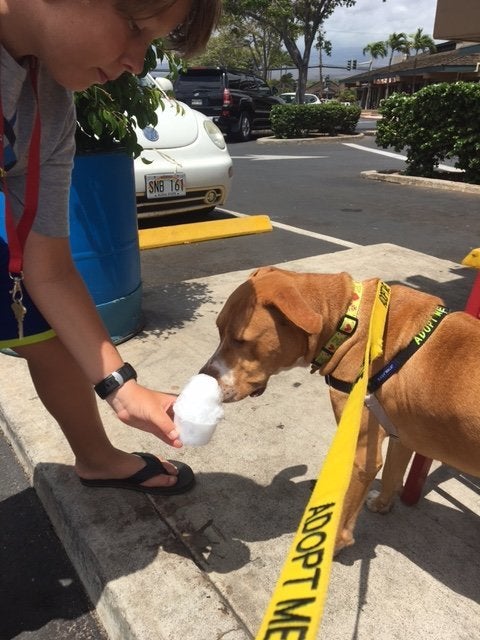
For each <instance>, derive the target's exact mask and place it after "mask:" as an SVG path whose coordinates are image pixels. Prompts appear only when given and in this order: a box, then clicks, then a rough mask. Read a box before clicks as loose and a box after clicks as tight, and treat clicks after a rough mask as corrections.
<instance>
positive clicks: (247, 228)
mask: <svg viewBox="0 0 480 640" xmlns="http://www.w3.org/2000/svg"><path fill="white" fill-rule="evenodd" d="M266 231H272V223H271V222H270V218H269V217H268V216H266V215H257V216H245V217H242V218H228V219H225V220H212V221H211V222H210V221H209V222H191V223H188V224H179V225H174V226H171V227H157V228H155V229H140V230H139V232H138V238H139V242H140V249H142V250H143V249H157V248H159V247H168V246H170V245H174V244H189V243H191V242H202V241H203V240H216V239H219V238H228V237H230V236H243V235H248V234H250V233H264V232H266Z"/></svg>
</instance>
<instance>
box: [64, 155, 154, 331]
mask: <svg viewBox="0 0 480 640" xmlns="http://www.w3.org/2000/svg"><path fill="white" fill-rule="evenodd" d="M70 245H71V248H72V254H73V258H74V261H75V264H76V266H77V268H78V270H79V271H80V273H81V275H82V277H83V279H84V281H85V283H86V285H87V287H88V289H89V291H90V294H91V296H92V297H93V300H94V302H95V305H96V307H97V310H98V312H99V313H100V315H101V317H102V319H103V322H104V323H105V326H106V327H107V330H108V331H109V333H110V336H111V338H112V340H113V341H114V342H115V343H116V344H118V343H120V342H124V341H125V340H128V338H131V337H132V336H133V335H135V334H136V333H138V332H139V331H140V330H141V329H142V326H143V319H142V309H141V305H142V282H141V272H140V249H139V244H138V228H137V209H136V201H135V178H134V172H133V161H132V159H131V157H130V156H127V155H126V154H124V153H93V154H85V155H77V156H76V158H75V164H74V168H73V175H72V185H71V189H70Z"/></svg>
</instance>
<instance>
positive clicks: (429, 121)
mask: <svg viewBox="0 0 480 640" xmlns="http://www.w3.org/2000/svg"><path fill="white" fill-rule="evenodd" d="M380 113H381V115H382V119H381V120H380V121H379V122H378V124H377V135H376V141H377V144H378V146H380V147H382V148H387V147H393V148H394V149H395V151H402V152H404V153H405V152H406V156H407V160H406V169H405V173H406V174H408V175H414V176H423V177H427V178H428V177H435V176H438V165H439V163H440V162H442V161H443V160H446V159H454V160H455V167H457V168H458V169H462V170H463V171H464V172H465V175H464V180H465V181H467V182H472V183H474V184H480V85H478V84H477V83H473V82H456V83H447V82H442V83H439V84H434V85H429V86H427V87H424V88H423V89H420V91H417V92H416V93H415V94H413V95H411V96H406V95H403V94H394V95H392V96H390V97H389V98H387V99H385V100H383V101H382V103H381V105H380Z"/></svg>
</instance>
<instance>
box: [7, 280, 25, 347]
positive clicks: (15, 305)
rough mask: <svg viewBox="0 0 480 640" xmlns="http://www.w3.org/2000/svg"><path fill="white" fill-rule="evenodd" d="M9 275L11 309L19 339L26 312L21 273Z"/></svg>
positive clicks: (21, 335)
mask: <svg viewBox="0 0 480 640" xmlns="http://www.w3.org/2000/svg"><path fill="white" fill-rule="evenodd" d="M10 277H11V278H12V280H13V287H12V289H10V293H11V294H12V304H11V307H12V311H13V315H14V316H15V320H16V321H17V327H18V329H17V331H18V337H19V339H22V338H23V320H24V318H25V315H26V313H27V308H26V306H25V305H24V304H23V302H22V300H23V290H22V280H23V274H22V275H20V276H12V275H10Z"/></svg>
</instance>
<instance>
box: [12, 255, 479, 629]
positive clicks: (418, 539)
mask: <svg viewBox="0 0 480 640" xmlns="http://www.w3.org/2000/svg"><path fill="white" fill-rule="evenodd" d="M282 266H285V267H286V268H292V269H295V270H301V271H318V272H337V271H342V270H348V271H349V272H350V273H351V274H352V275H353V276H354V277H355V278H357V279H363V278H367V277H373V276H381V277H382V278H384V279H385V280H387V281H390V282H391V281H404V282H406V283H409V284H411V285H412V286H416V287H419V288H422V289H424V290H426V291H431V292H435V293H437V294H439V295H444V296H445V297H446V299H447V303H449V304H450V305H452V304H456V308H460V309H461V308H463V306H464V304H465V301H466V300H465V299H464V298H463V297H462V296H458V295H457V292H458V290H462V291H464V290H465V287H464V283H465V281H464V280H463V278H464V277H465V273H466V270H465V269H464V268H462V267H461V266H460V265H458V264H455V263H451V262H447V261H442V260H438V259H435V258H432V257H430V256H426V255H423V254H419V253H416V252H413V251H410V250H407V249H403V248H400V247H396V246H394V245H389V244H384V245H376V246H371V247H361V248H355V249H350V250H346V251H341V252H337V253H333V254H328V255H321V256H316V257H312V258H307V259H303V260H298V261H295V262H292V263H286V264H285V265H282ZM247 275H248V274H247V272H235V273H228V274H221V275H218V276H213V277H209V278H203V279H199V280H191V281H188V282H177V283H170V284H165V283H162V282H155V281H154V280H153V278H152V276H150V279H149V280H148V281H146V282H144V288H145V294H144V308H145V313H146V319H147V324H146V327H145V331H144V332H143V333H141V334H140V335H138V336H136V337H135V338H133V339H131V340H129V341H128V342H126V343H125V344H123V345H121V346H120V351H121V353H122V355H123V356H124V358H125V360H126V361H129V362H131V363H132V364H134V365H135V367H136V368H137V370H138V372H139V375H140V381H141V382H142V383H145V384H146V385H149V386H152V387H154V388H159V389H164V390H171V391H173V392H178V391H179V390H180V389H181V388H182V387H183V386H184V384H185V383H186V382H187V380H188V379H189V378H190V377H191V376H192V375H193V374H195V373H196V372H197V370H198V369H199V367H200V366H201V365H202V364H203V363H204V362H205V360H206V359H207V357H208V356H209V355H210V354H211V352H212V351H213V349H214V348H215V346H216V342H217V333H216V327H215V317H216V315H217V313H218V311H219V310H220V308H221V306H222V304H223V301H224V300H225V298H226V297H227V296H228V295H229V293H230V292H231V291H232V290H233V289H234V288H235V286H236V285H237V284H239V283H240V282H242V281H243V280H244V279H245V277H246V276H247ZM462 285H463V286H462ZM452 301H453V302H452ZM435 373H436V372H432V375H434V374H435ZM0 379H2V380H8V384H6V383H3V384H2V385H1V387H0V426H1V427H2V428H3V429H4V430H5V432H6V434H7V437H8V438H9V439H10V440H11V442H12V443H13V446H14V447H15V450H16V452H17V455H18V456H19V458H20V459H21V461H22V463H23V465H24V466H25V468H26V470H27V473H28V474H29V476H30V477H31V479H32V482H33V483H34V486H35V488H36V490H37V492H38V494H39V495H40V497H41V500H42V502H43V504H44V505H45V508H46V510H47V513H48V514H49V516H50V518H51V520H52V522H53V524H54V526H55V529H56V530H57V533H58V535H59V537H60V538H61V540H62V542H63V544H64V546H65V548H66V550H67V552H68V554H69V556H70V558H71V559H72V561H73V563H74V565H75V566H76V569H77V571H78V572H79V574H80V577H81V578H82V580H83V582H84V583H85V586H86V588H87V591H88V592H89V594H90V597H91V598H92V601H93V602H94V604H95V606H96V608H97V612H98V615H99V617H100V619H101V621H102V623H103V625H104V626H105V628H106V630H107V632H108V634H109V636H110V638H111V639H112V640H173V639H174V638H182V639H184V640H220V638H221V639H222V640H246V639H250V638H254V637H255V633H256V631H257V629H258V627H259V624H260V621H261V619H262V617H263V614H264V611H265V608H266V605H267V603H268V601H269V599H270V596H271V594H272V591H273V588H274V586H275V584H276V581H277V578H278V575H279V572H280V569H281V567H282V565H283V562H284V559H285V556H286V553H287V550H288V548H289V544H290V541H291V539H292V535H293V533H294V531H295V530H296V527H297V524H298V522H299V519H300V517H301V514H302V513H303V509H304V507H305V505H306V503H307V500H308V496H309V492H310V489H311V485H312V480H314V479H315V478H316V476H317V474H318V471H319V469H320V466H321V464H322V460H323V459H324V457H325V455H326V453H327V451H328V447H329V443H330V440H331V438H332V435H333V433H334V430H335V423H334V420H333V416H332V412H331V410H330V405H329V401H328V394H327V388H326V385H325V384H324V382H323V380H322V379H321V378H320V377H318V376H315V377H314V376H310V375H309V372H308V369H295V370H292V371H289V372H286V373H283V374H281V375H279V376H277V377H275V378H273V379H272V380H271V382H270V384H269V387H268V389H267V391H266V392H265V393H264V395H263V396H261V397H260V398H256V399H253V398H252V399H247V400H244V401H243V402H240V403H237V404H232V405H226V406H225V413H226V417H225V420H224V421H223V422H222V423H221V424H220V425H219V427H218V429H217V433H216V434H215V437H214V439H213V440H212V442H211V443H210V444H209V445H208V446H206V447H203V448H199V449H187V448H185V449H184V450H180V451H176V450H169V451H165V448H164V447H163V446H159V443H158V441H157V440H156V439H154V438H153V437H152V436H149V435H148V434H144V433H142V432H139V431H137V430H135V429H128V428H125V427H124V426H123V425H121V424H120V423H118V421H117V420H116V419H114V418H113V417H112V415H111V414H110V413H109V412H108V411H107V407H106V406H105V404H102V405H101V411H102V412H103V415H104V417H105V423H106V427H107V430H108V432H109V434H110V435H111V437H112V439H113V441H114V442H115V444H116V445H117V446H119V447H122V448H125V449H126V450H130V451H140V450H144V451H151V452H155V453H159V454H163V455H168V456H169V457H172V458H176V459H178V460H185V461H186V462H188V463H189V464H190V465H192V467H193V468H194V470H195V471H196V473H197V480H198V482H197V486H196V487H195V489H194V490H193V491H192V492H190V493H188V494H185V495H183V496H177V497H171V498H167V499H166V498H163V499H162V498H154V497H149V496H144V495H142V494H138V493H135V492H128V491H120V490H112V489H95V490H93V489H86V488H83V487H82V486H81V485H80V484H79V482H78V481H77V480H76V478H75V476H74V473H73V471H72V466H71V465H72V455H71V452H70V450H69V448H68V446H67V445H66V443H65V441H64V439H63V436H62V435H61V433H60V431H59V429H58V428H57V427H56V425H55V424H54V423H53V421H52V420H51V418H50V417H49V416H48V415H47V414H46V412H45V410H44V409H43V408H42V406H41V405H40V403H39V401H38V398H37V397H36V394H35V391H34V389H33V387H32V385H31V383H30V379H29V376H28V373H27V370H26V367H25V365H24V363H23V361H21V360H19V359H16V358H10V357H4V358H0ZM15 389H21V390H22V392H21V393H15ZM425 490H426V497H425V498H423V499H422V500H421V501H420V502H419V503H418V505H416V506H415V507H406V506H404V505H402V504H400V503H399V504H398V505H397V506H396V507H395V509H394V511H393V512H392V513H391V514H389V515H387V516H379V515H376V514H371V513H369V512H366V511H365V512H363V513H362V515H361V517H360V519H359V524H358V528H357V536H356V537H357V544H356V545H355V546H354V547H352V548H350V549H347V550H345V551H343V552H342V554H341V555H340V557H339V559H338V560H336V561H335V562H334V564H333V568H332V575H331V580H330V587H329V592H328V597H327V602H326V606H325V611H324V615H323V621H322V625H321V629H320V632H319V638H329V639H330V640H347V639H348V640H350V639H352V640H353V639H355V640H372V639H375V640H384V639H385V640H387V639H388V640H393V639H398V640H407V639H408V640H424V639H425V638H428V639H429V640H471V639H472V638H478V637H480V571H479V570H478V568H479V567H480V547H479V544H478V541H479V539H480V519H479V517H478V516H479V515H480V482H479V481H478V480H473V479H472V478H467V477H465V476H463V475H461V474H459V473H457V472H455V471H453V470H451V469H449V468H447V467H444V466H439V465H438V464H436V465H435V466H434V468H433V471H432V472H431V475H430V476H429V479H428V481H427V484H426V487H425Z"/></svg>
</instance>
